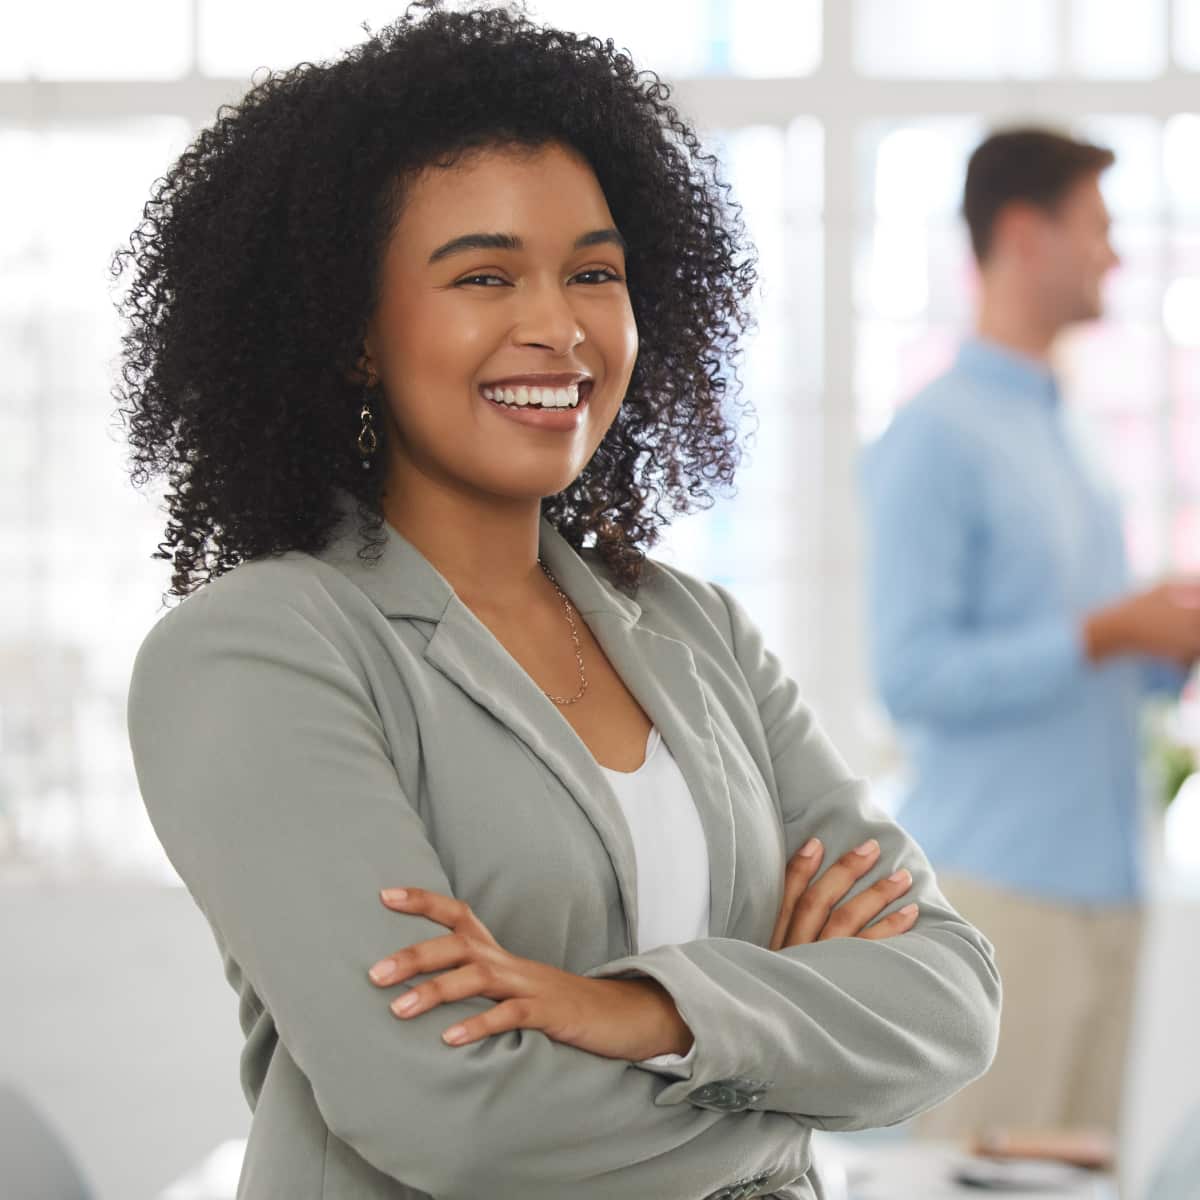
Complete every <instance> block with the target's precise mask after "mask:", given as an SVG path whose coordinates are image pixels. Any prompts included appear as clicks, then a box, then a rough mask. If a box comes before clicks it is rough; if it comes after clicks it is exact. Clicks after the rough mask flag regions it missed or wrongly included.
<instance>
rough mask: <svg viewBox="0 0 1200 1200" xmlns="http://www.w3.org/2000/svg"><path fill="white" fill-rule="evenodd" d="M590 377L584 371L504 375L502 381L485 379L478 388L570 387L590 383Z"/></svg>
mask: <svg viewBox="0 0 1200 1200" xmlns="http://www.w3.org/2000/svg"><path fill="white" fill-rule="evenodd" d="M591 382H592V377H591V376H590V375H588V374H587V373H586V372H585V371H559V372H556V373H554V372H546V373H544V374H541V375H538V374H533V375H505V376H504V377H503V378H502V379H485V380H484V381H483V383H481V384H480V385H479V386H480V387H481V388H485V387H520V386H521V385H522V384H524V385H525V386H526V387H547V388H560V387H570V386H571V384H573V383H591Z"/></svg>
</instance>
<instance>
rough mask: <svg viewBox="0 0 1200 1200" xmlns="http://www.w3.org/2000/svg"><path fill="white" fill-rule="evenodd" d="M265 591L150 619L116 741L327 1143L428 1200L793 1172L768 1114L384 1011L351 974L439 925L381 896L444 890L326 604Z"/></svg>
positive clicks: (677, 1190) (685, 1194) (701, 1190)
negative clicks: (270, 1024)
mask: <svg viewBox="0 0 1200 1200" xmlns="http://www.w3.org/2000/svg"><path fill="white" fill-rule="evenodd" d="M217 582H218V583H219V582H222V581H217ZM233 582H234V581H233V580H232V579H231V580H229V583H230V584H231V585H232V584H233ZM208 586H209V587H212V586H215V585H208ZM270 590H271V589H264V588H261V587H260V588H259V589H258V591H257V592H255V590H254V589H252V588H250V587H246V586H243V587H241V588H240V589H239V588H237V587H234V586H230V587H228V588H225V589H223V590H222V593H221V595H220V596H219V597H218V596H216V595H207V594H205V592H204V591H201V592H200V593H198V594H197V595H195V596H193V597H190V598H189V599H187V600H186V601H184V602H183V604H182V605H180V606H179V608H177V609H175V610H173V611H172V612H171V613H169V614H167V616H166V617H164V618H163V619H162V620H160V621H159V623H158V624H157V625H156V626H155V627H154V628H153V629H152V630H151V631H150V633H149V634H148V635H147V637H146V639H145V640H144V641H143V643H142V646H141V648H140V649H139V651H138V654H137V657H136V660H135V664H134V668H133V673H132V679H131V686H130V692H129V699H128V729H129V737H130V743H131V747H132V750H133V757H134V763H135V768H136V772H137V778H138V781H139V786H140V788H141V791H142V795H143V798H144V801H145V804H146V807H147V809H148V812H149V815H150V817H151V820H152V822H153V825H154V828H155V830H156V832H157V834H158V836H159V838H160V839H161V841H162V844H163V846H164V848H165V849H166V851H167V854H168V856H169V857H170V860H171V862H172V863H173V865H174V866H175V868H176V870H177V871H178V873H179V875H180V876H181V878H182V879H183V881H184V883H185V884H186V885H187V887H188V889H189V891H190V892H191V893H192V895H193V897H194V898H195V900H196V901H197V903H198V904H199V906H200V908H201V909H202V911H203V912H204V913H205V915H206V917H207V918H208V920H209V922H210V924H211V925H212V926H213V929H214V932H216V933H217V934H218V938H219V940H220V941H221V942H222V943H223V944H224V947H225V948H226V950H227V952H228V953H229V954H230V955H231V956H232V957H233V958H234V959H235V960H236V962H237V963H238V964H239V965H240V967H241V971H242V975H243V978H244V980H245V983H246V986H247V987H250V988H252V989H253V991H254V993H255V994H256V995H257V997H258V1000H260V1001H261V1002H262V1003H263V1004H264V1005H265V1006H266V1009H267V1010H268V1011H269V1012H270V1014H271V1016H272V1018H273V1020H274V1024H275V1028H276V1031H277V1034H278V1037H279V1039H280V1041H281V1043H282V1044H283V1045H284V1046H285V1047H286V1048H287V1051H288V1053H289V1054H290V1055H291V1057H292V1058H293V1060H294V1061H295V1062H296V1064H297V1066H298V1067H299V1069H300V1070H301V1071H302V1072H303V1073H304V1075H305V1076H306V1078H307V1079H308V1080H309V1082H310V1083H311V1085H312V1089H313V1094H314V1098H315V1102H316V1105H317V1107H318V1109H319V1110H320V1112H321V1115H322V1117H323V1118H324V1121H325V1123H326V1125H327V1126H328V1128H329V1130H330V1131H331V1132H332V1133H333V1134H334V1135H335V1136H336V1137H338V1138H340V1139H341V1140H342V1141H344V1142H346V1143H347V1144H349V1146H351V1147H352V1148H353V1149H354V1150H355V1151H356V1152H357V1153H358V1154H359V1155H361V1156H362V1157H363V1158H364V1159H365V1160H366V1161H367V1162H368V1163H370V1164H371V1165H372V1166H374V1167H375V1168H377V1169H378V1170H380V1171H382V1172H383V1173H385V1174H386V1175H389V1176H391V1177H393V1178H395V1179H398V1180H402V1181H403V1182H404V1183H406V1184H408V1185H409V1186H411V1187H415V1188H418V1189H420V1190H421V1191H423V1192H427V1193H430V1194H432V1195H434V1196H437V1197H438V1200H479V1197H481V1196H485V1195H486V1196H492V1197H496V1198H497V1200H501V1198H514V1200H515V1198H517V1197H520V1198H521V1200H561V1197H562V1196H564V1195H566V1194H568V1193H569V1194H570V1195H571V1196H573V1197H575V1198H576V1200H611V1197H613V1196H616V1195H622V1194H625V1195H641V1196H655V1197H658V1198H660V1200H694V1198H695V1197H697V1196H701V1195H707V1194H708V1193H709V1192H710V1191H711V1190H712V1188H713V1187H714V1186H716V1185H717V1184H721V1183H727V1182H730V1181H732V1180H734V1179H737V1178H742V1179H745V1178H748V1177H761V1179H762V1180H763V1181H767V1180H769V1181H770V1183H771V1184H773V1185H774V1186H776V1187H779V1188H782V1187H784V1186H786V1184H787V1183H788V1182H790V1181H792V1180H794V1179H796V1178H797V1177H798V1176H800V1175H802V1174H803V1173H804V1171H805V1170H807V1167H808V1151H807V1147H806V1145H805V1143H804V1140H803V1139H799V1138H797V1136H796V1128H795V1124H794V1123H793V1122H791V1121H789V1120H788V1119H787V1118H786V1117H783V1116H781V1115H779V1114H775V1113H758V1112H755V1113H750V1112H747V1113H742V1114H735V1115H733V1116H732V1117H730V1116H727V1115H725V1114H720V1113H715V1112H704V1111H701V1110H699V1109H695V1108H692V1107H690V1106H682V1107H663V1106H659V1105H657V1104H656V1103H655V1100H656V1096H657V1093H658V1091H659V1089H660V1088H661V1087H662V1086H664V1083H663V1080H662V1079H661V1078H660V1077H659V1076H657V1075H654V1074H651V1073H650V1072H648V1071H642V1070H639V1069H638V1068H636V1067H635V1066H633V1065H632V1064H630V1063H628V1062H625V1061H622V1060H616V1059H609V1058H603V1057H600V1056H597V1055H593V1054H590V1053H587V1052H585V1051H582V1050H579V1049H577V1048H575V1047H571V1046H566V1045H563V1044H561V1043H557V1042H554V1041H552V1040H550V1039H549V1038H547V1037H546V1036H545V1035H544V1034H542V1033H541V1032H538V1031H531V1030H515V1031H512V1032H509V1033H505V1034H500V1035H496V1036H493V1037H490V1038H486V1039H484V1040H483V1041H481V1042H478V1043H475V1044H471V1045H468V1046H460V1047H451V1046H448V1045H446V1044H445V1043H443V1042H442V1040H441V1032H442V1031H443V1030H444V1029H446V1028H448V1027H449V1026H450V1025H451V1024H453V1023H454V1022H455V1020H458V1019H462V1018H465V1017H468V1016H472V1015H475V1014H477V1013H479V1012H481V1011H484V1010H485V1009H487V1008H489V1007H491V1006H492V1004H493V1001H491V1000H488V999H486V998H484V997H478V996H476V997H470V998H468V999H465V1000H462V1001H459V1002H452V1003H446V1004H443V1005H440V1006H438V1007H437V1008H436V1009H434V1010H432V1011H431V1012H429V1013H426V1014H422V1015H421V1016H419V1017H417V1018H414V1019H413V1020H410V1021H400V1020H398V1019H396V1018H395V1017H393V1016H392V1014H391V1012H390V1010H389V1008H388V1000H389V999H390V997H391V993H390V992H385V991H382V990H380V989H379V988H377V987H375V986H374V985H373V984H371V983H370V981H369V980H368V978H367V974H366V972H367V969H368V967H369V966H370V965H371V964H372V963H373V962H375V961H376V960H378V959H379V958H380V957H382V956H383V955H385V954H388V953H392V952H395V951H396V950H399V949H400V948H402V947H404V946H407V945H410V944H412V943H414V942H418V941H425V940H427V939H429V938H433V937H438V936H441V935H443V934H444V933H445V928H444V927H443V926H441V925H438V924H436V923H435V922H432V921H429V920H427V919H426V918H424V917H420V916H415V915H408V914H403V913H396V912H392V911H389V910H388V909H386V908H385V907H384V906H383V904H382V903H381V901H380V899H379V890H380V888H382V887H386V886H395V885H397V884H399V883H401V882H405V883H411V884H413V885H414V886H419V887H423V888H432V889H434V890H436V891H438V892H442V893H447V894H450V886H449V881H448V879H447V875H446V873H445V871H444V869H443V866H442V864H441V863H440V861H439V859H438V856H437V854H436V852H435V850H434V848H433V846H432V844H431V842H430V841H429V839H428V837H427V835H426V830H425V827H424V824H423V822H422V820H421V819H420V816H419V814H418V812H417V810H416V809H415V808H414V806H413V803H412V801H411V798H410V797H409V796H407V795H405V794H404V792H403V790H402V789H401V787H400V785H399V778H398V774H397V771H396V768H395V765H394V763H393V760H392V754H393V753H397V754H400V753H407V752H411V748H409V747H405V746H398V747H396V746H389V743H388V740H387V737H386V736H385V731H384V728H383V726H382V723H381V718H380V714H379V712H378V710H377V708H376V707H375V705H374V703H373V701H372V699H371V696H370V685H369V676H368V675H367V673H366V671H365V670H364V668H363V667H362V665H361V664H352V663H351V661H350V659H351V658H352V657H353V656H352V654H350V653H347V652H344V651H343V650H342V649H340V648H339V646H338V644H337V642H338V641H339V639H341V636H342V635H341V632H340V631H339V630H338V629H336V627H334V626H333V624H332V621H326V626H327V627H322V624H321V622H322V620H323V619H324V618H323V617H322V614H321V612H320V611H319V609H320V606H319V605H318V604H317V603H316V602H313V603H311V604H306V602H305V597H304V596H303V595H301V596H298V597H289V596H286V595H285V596H283V598H280V597H279V596H278V595H271V594H264V593H267V592H268V591H270ZM273 590H274V591H275V592H283V591H284V589H283V588H274V589H273ZM331 629H332V631H333V636H331V633H330V631H331ZM430 977H431V975H418V976H415V977H414V979H413V982H418V981H420V980H422V979H425V978H430ZM243 999H245V996H243Z"/></svg>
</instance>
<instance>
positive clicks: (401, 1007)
mask: <svg viewBox="0 0 1200 1200" xmlns="http://www.w3.org/2000/svg"><path fill="white" fill-rule="evenodd" d="M419 999H420V997H419V996H418V995H417V993H416V992H407V993H405V995H403V996H400V997H398V998H397V999H395V1000H393V1001H392V1012H394V1013H406V1012H411V1011H412V1009H413V1008H415V1007H416V1003H417V1001H418V1000H419Z"/></svg>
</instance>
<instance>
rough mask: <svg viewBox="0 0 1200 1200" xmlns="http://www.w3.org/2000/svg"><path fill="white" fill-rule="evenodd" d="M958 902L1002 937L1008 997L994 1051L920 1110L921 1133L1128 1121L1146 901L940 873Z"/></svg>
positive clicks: (1113, 1127) (998, 943)
mask: <svg viewBox="0 0 1200 1200" xmlns="http://www.w3.org/2000/svg"><path fill="white" fill-rule="evenodd" d="M938 882H939V884H940V885H941V888H942V891H943V892H944V893H945V895H946V898H947V899H948V900H949V901H950V903H951V904H952V905H953V906H954V907H955V908H956V909H957V910H958V911H959V912H960V913H961V914H962V915H963V916H964V917H965V918H966V919H967V920H968V921H970V922H971V924H972V925H974V926H975V927H976V928H977V929H979V930H980V931H981V932H982V933H983V935H984V936H985V937H986V938H988V939H989V940H990V941H991V943H992V945H993V946H995V948H996V962H997V964H998V965H999V968H1000V979H1001V983H1002V985H1003V991H1004V1002H1003V1007H1002V1011H1001V1016H1000V1044H999V1049H998V1050H997V1052H996V1059H995V1062H994V1063H993V1064H992V1066H991V1068H990V1070H989V1071H988V1072H987V1074H985V1075H984V1076H983V1077H982V1078H980V1079H977V1080H976V1081H975V1082H974V1083H972V1084H969V1085H968V1086H967V1087H965V1088H963V1089H962V1091H960V1092H958V1093H957V1094H956V1095H954V1096H951V1097H950V1099H949V1100H947V1101H945V1103H943V1104H941V1105H939V1106H938V1107H937V1108H934V1109H931V1110H930V1111H929V1112H928V1113H925V1114H924V1115H922V1116H920V1117H918V1118H917V1120H916V1123H915V1130H916V1132H917V1134H918V1135H919V1136H922V1137H960V1136H963V1135H966V1134H970V1133H974V1132H976V1131H978V1130H981V1129H984V1128H987V1127H988V1126H1007V1127H1009V1128H1018V1129H1032V1128H1080V1127H1090V1128H1099V1129H1104V1130H1107V1131H1108V1132H1110V1133H1112V1134H1113V1135H1114V1136H1115V1135H1116V1133H1117V1129H1118V1116H1119V1110H1120V1103H1121V1085H1122V1082H1123V1080H1124V1076H1125V1049H1126V1044H1127V1040H1128V1032H1129V1025H1130V1017H1131V1014H1132V1009H1133V997H1134V987H1135V983H1136V979H1137V962H1138V953H1139V950H1140V946H1141V937H1142V912H1141V909H1140V908H1136V907H1124V908H1087V907H1083V906H1078V907H1076V906H1072V905H1068V904H1062V903H1058V902H1052V901H1045V900H1033V899H1030V898H1029V897H1027V896H1025V895H1022V894H1021V893H1019V892H1008V891H1004V890H1001V889H999V888H996V887H993V886H991V885H985V884H981V883H977V882H975V881H973V880H969V879H965V878H963V877H961V876H955V875H939V876H938Z"/></svg>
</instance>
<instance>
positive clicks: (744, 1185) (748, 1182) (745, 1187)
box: [704, 1171, 771, 1200]
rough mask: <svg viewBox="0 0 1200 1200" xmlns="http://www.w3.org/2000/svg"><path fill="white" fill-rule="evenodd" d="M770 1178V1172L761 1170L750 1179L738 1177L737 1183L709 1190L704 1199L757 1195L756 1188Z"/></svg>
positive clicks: (735, 1199)
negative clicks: (713, 1190) (712, 1190)
mask: <svg viewBox="0 0 1200 1200" xmlns="http://www.w3.org/2000/svg"><path fill="white" fill-rule="evenodd" d="M770 1178H771V1172H770V1171H763V1172H761V1173H760V1174H758V1175H754V1176H752V1177H751V1178H750V1179H739V1180H738V1181H737V1183H731V1184H728V1185H727V1186H725V1187H723V1188H718V1189H717V1190H716V1191H715V1192H709V1194H708V1195H707V1196H705V1197H704V1200H749V1198H750V1197H751V1196H757V1195H758V1189H759V1188H760V1187H762V1185H763V1184H764V1183H766V1182H767V1180H768V1179H770Z"/></svg>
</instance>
